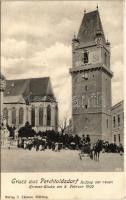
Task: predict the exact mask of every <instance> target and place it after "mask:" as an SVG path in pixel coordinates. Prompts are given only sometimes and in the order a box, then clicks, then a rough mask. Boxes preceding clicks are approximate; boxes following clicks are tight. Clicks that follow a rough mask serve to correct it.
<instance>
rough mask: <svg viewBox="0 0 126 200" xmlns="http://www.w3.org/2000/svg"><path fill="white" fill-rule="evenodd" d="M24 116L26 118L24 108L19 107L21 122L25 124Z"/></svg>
mask: <svg viewBox="0 0 126 200" xmlns="http://www.w3.org/2000/svg"><path fill="white" fill-rule="evenodd" d="M23 118H24V109H23V108H20V109H19V124H23Z"/></svg>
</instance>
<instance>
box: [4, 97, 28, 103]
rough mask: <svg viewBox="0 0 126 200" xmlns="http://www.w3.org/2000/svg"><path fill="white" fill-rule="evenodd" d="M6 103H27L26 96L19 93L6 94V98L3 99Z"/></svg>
mask: <svg viewBox="0 0 126 200" xmlns="http://www.w3.org/2000/svg"><path fill="white" fill-rule="evenodd" d="M3 102H4V103H6V104H8V103H10V102H11V103H21V104H25V100H24V98H23V97H22V96H21V95H18V96H9V98H8V96H5V97H4V100H3Z"/></svg>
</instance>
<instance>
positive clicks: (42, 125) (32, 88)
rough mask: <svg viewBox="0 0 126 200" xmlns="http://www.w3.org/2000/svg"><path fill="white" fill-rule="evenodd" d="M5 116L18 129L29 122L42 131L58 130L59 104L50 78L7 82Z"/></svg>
mask: <svg viewBox="0 0 126 200" xmlns="http://www.w3.org/2000/svg"><path fill="white" fill-rule="evenodd" d="M3 116H4V117H5V118H6V120H7V124H8V125H9V126H12V125H14V126H16V127H17V128H19V127H21V126H23V125H24V124H25V122H26V121H28V122H29V123H30V124H31V125H32V127H33V128H35V129H37V130H41V131H45V130H52V129H53V130H57V125H58V104H57V101H56V98H55V96H54V93H53V90H52V86H51V82H50V78H49V77H44V78H30V79H17V80H6V89H5V91H4V98H3Z"/></svg>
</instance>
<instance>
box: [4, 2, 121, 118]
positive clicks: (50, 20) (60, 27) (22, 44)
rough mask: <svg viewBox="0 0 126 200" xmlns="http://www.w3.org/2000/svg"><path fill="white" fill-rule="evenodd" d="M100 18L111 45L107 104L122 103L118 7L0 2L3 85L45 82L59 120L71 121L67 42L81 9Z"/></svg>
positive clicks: (116, 4) (78, 22)
mask: <svg viewBox="0 0 126 200" xmlns="http://www.w3.org/2000/svg"><path fill="white" fill-rule="evenodd" d="M97 4H98V6H99V12H100V16H101V21H102V25H103V29H104V32H105V36H106V37H107V38H108V39H109V41H110V42H111V69H112V71H113V72H114V77H113V79H112V103H113V104H115V103H117V102H118V101H120V100H122V99H123V48H124V47H123V43H124V41H123V6H124V5H123V2H122V1H107V0H106V1H83V2H82V1H68V2H66V1H62V2H61V1H60V2H59V1H47V2H45V1H37V2H32V1H31V2H30V1H27V2H25V1H21V2H19V1H18V2H14V1H13V2H11V1H9V2H2V12H1V18H2V19H1V22H2V24H1V31H2V33H1V36H2V44H1V55H2V58H1V66H2V72H3V73H4V75H5V76H6V78H7V79H17V78H29V77H44V76H50V77H51V82H52V86H53V90H54V93H55V96H56V97H57V100H58V102H59V111H60V113H59V117H60V119H63V118H64V117H69V116H70V115H71V77H70V74H69V68H71V67H72V51H71V40H72V38H73V34H74V32H76V33H77V32H78V30H79V26H80V24H81V21H82V18H83V13H84V9H86V11H87V12H88V11H93V10H95V9H96V6H97Z"/></svg>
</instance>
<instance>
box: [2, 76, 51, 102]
mask: <svg viewBox="0 0 126 200" xmlns="http://www.w3.org/2000/svg"><path fill="white" fill-rule="evenodd" d="M49 87H50V89H49ZM20 95H22V97H24V99H25V100H26V99H30V100H32V101H36V100H37V98H35V97H38V99H39V100H37V101H43V100H46V98H45V97H47V96H48V97H51V98H52V99H54V94H53V91H52V88H51V83H50V78H49V77H43V78H30V79H16V80H7V86H6V90H5V92H4V96H5V97H8V98H9V97H12V96H20Z"/></svg>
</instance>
